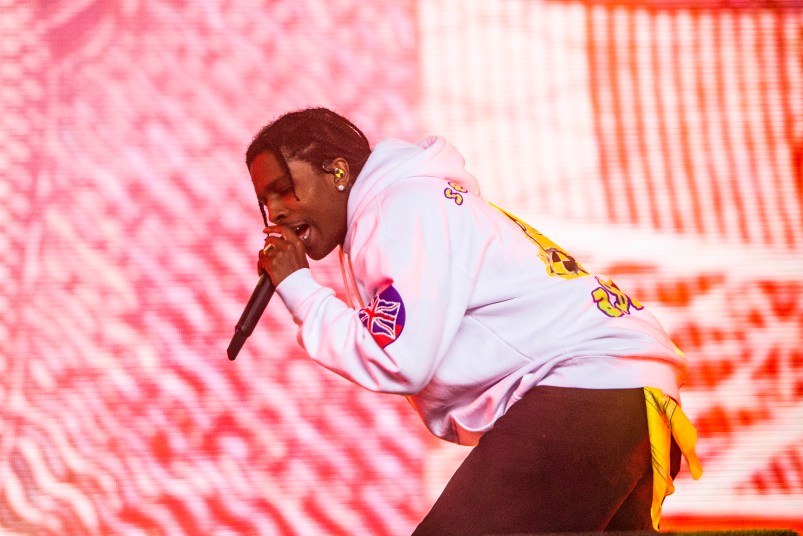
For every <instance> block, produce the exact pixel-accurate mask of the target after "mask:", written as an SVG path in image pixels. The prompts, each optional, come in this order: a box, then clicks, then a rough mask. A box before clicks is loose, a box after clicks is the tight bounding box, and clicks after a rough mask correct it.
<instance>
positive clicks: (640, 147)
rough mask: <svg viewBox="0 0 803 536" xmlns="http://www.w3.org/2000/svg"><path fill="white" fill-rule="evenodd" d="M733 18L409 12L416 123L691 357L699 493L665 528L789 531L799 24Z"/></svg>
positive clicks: (802, 291)
mask: <svg viewBox="0 0 803 536" xmlns="http://www.w3.org/2000/svg"><path fill="white" fill-rule="evenodd" d="M747 7H748V6H747V5H746V4H742V5H740V4H739V3H737V2H707V1H701V2H681V1H648V2H627V1H615V0H611V1H603V0H600V1H594V0H589V1H587V2H527V1H510V2H498V3H493V2H481V1H467V2H466V1H458V0H440V1H436V2H427V3H421V4H420V5H419V25H420V26H421V28H422V29H423V30H422V32H421V40H422V43H421V46H422V48H423V49H425V50H427V51H429V52H430V53H429V54H427V55H424V56H422V62H423V64H422V67H421V69H422V73H423V75H424V79H423V81H422V83H423V85H424V88H425V90H424V91H423V92H422V102H421V108H422V109H423V110H425V113H424V114H422V118H423V119H422V120H423V122H424V127H423V128H424V129H425V130H435V131H438V132H445V133H446V134H447V137H448V138H449V139H450V140H451V141H453V142H454V143H455V144H456V145H458V147H460V148H461V150H462V151H463V152H464V154H465V155H466V160H467V162H468V167H469V169H470V170H472V171H473V173H474V174H475V175H477V176H478V177H479V179H480V184H481V187H482V190H483V193H484V194H485V196H486V197H488V198H489V199H490V200H491V201H493V202H495V203H498V204H500V205H501V206H504V207H505V208H509V209H510V210H511V211H512V212H513V213H515V214H516V215H517V216H520V217H522V219H523V220H525V221H527V222H528V223H531V224H532V225H534V226H535V227H537V228H538V229H539V230H541V231H543V232H544V233H545V234H546V235H547V236H549V237H550V238H554V239H555V240H556V241H557V242H558V243H560V244H561V245H563V246H566V247H567V248H570V249H571V251H572V254H573V255H575V256H576V258H577V260H578V261H579V262H582V264H583V266H584V267H586V268H587V269H589V270H590V271H592V272H596V273H602V274H605V275H606V276H609V277H612V278H613V279H614V280H615V281H616V282H617V284H618V285H619V286H620V287H621V289H622V291H623V292H625V293H626V294H627V295H628V296H632V297H633V298H634V299H637V300H638V301H639V302H640V303H642V304H644V305H646V306H647V307H648V308H649V309H650V310H651V311H653V312H654V313H656V316H657V317H658V318H659V320H660V321H661V322H662V323H663V324H664V326H665V327H666V328H667V329H668V330H669V331H670V333H671V334H672V336H673V338H674V339H675V341H676V342H677V344H678V346H679V347H680V348H681V349H683V350H684V351H685V352H686V353H687V355H688V357H689V360H690V364H691V374H690V379H689V381H688V383H687V385H686V388H685V389H684V390H683V395H682V396H683V404H684V408H685V409H686V411H687V413H688V414H689V415H690V417H691V418H692V420H693V421H694V422H695V423H696V424H697V426H698V428H699V432H700V437H701V439H700V444H699V447H698V452H700V453H701V458H702V460H703V467H704V470H705V474H704V476H703V478H702V480H700V481H696V482H692V481H691V479H690V478H689V475H688V473H687V471H686V470H685V469H684V471H683V472H682V473H681V479H680V482H679V484H678V492H677V493H676V495H674V496H671V497H669V498H668V499H667V502H666V505H665V508H664V513H665V517H666V518H667V521H671V520H672V517H673V516H674V517H676V518H679V517H681V516H686V517H689V516H699V517H704V516H708V517H714V518H717V519H719V520H723V519H727V518H737V519H741V520H744V519H745V518H748V519H750V518H753V519H757V520H764V521H756V522H755V523H756V526H762V525H761V523H762V522H764V523H765V524H766V520H767V519H768V518H769V519H782V520H786V521H787V522H790V523H791V522H796V523H797V524H798V525H796V526H799V519H800V515H799V509H800V504H803V487H801V484H800V482H801V476H803V473H802V472H801V468H803V449H801V447H800V445H801V444H803V354H801V349H800V341H801V340H803V331H801V328H803V301H801V300H803V218H802V217H801V209H802V207H801V199H802V198H803V197H802V193H803V192H801V186H802V185H803V175H802V173H803V168H802V167H801V162H803V149H802V148H803V70H801V65H803V63H801V62H802V61H803V40H802V39H803V8H801V6H800V5H799V4H795V3H794V2H777V3H774V2H773V3H766V5H764V6H763V7H762V5H761V4H760V3H750V6H749V8H747ZM447 14H448V15H447ZM489 177H493V178H494V180H492V181H489V180H488V178H489ZM450 457H452V455H451V454H450V452H449V451H448V450H446V449H444V458H443V459H444V463H446V461H447V460H449V459H450ZM442 478H445V476H444V477H442ZM795 520H798V521H795ZM676 527H677V526H676ZM681 528H682V527H681Z"/></svg>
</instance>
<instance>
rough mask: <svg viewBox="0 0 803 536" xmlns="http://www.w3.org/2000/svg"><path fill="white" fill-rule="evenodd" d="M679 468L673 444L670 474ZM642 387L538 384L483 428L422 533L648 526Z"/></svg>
mask: <svg viewBox="0 0 803 536" xmlns="http://www.w3.org/2000/svg"><path fill="white" fill-rule="evenodd" d="M679 469H680V451H679V449H677V446H676V445H674V442H673V445H672V467H671V474H672V476H673V477H674V476H675V475H676V474H677V472H678V470H679ZM651 503H652V461H651V455H650V440H649V435H648V432H647V413H646V409H645V401H644V392H643V390H642V389H640V388H639V389H604V390H603V389H599V390H598V389H568V388H558V387H535V388H533V389H531V390H530V391H529V392H528V393H527V394H526V395H525V396H524V398H522V399H521V400H520V401H518V402H516V403H515V404H513V406H511V408H510V409H509V410H508V412H507V413H506V414H505V415H504V416H503V417H502V418H501V419H499V420H498V421H497V423H496V425H495V426H494V428H493V429H492V430H491V431H490V432H487V433H486V434H485V435H484V436H483V437H482V439H481V440H480V443H479V445H477V446H476V447H474V449H473V450H472V452H471V453H470V454H469V455H468V457H467V458H466V459H465V461H464V462H463V464H462V465H461V466H460V468H459V469H458V470H457V472H456V473H455V474H454V476H453V477H452V479H451V480H450V481H449V483H448V484H447V486H446V488H445V489H444V491H443V493H442V494H441V496H440V497H439V498H438V500H437V501H436V502H435V505H434V506H433V507H432V510H430V512H429V514H427V516H426V517H425V518H424V520H423V521H422V522H421V524H420V525H419V526H418V528H417V529H416V530H415V532H414V535H415V536H423V535H438V536H447V535H460V536H469V535H487V534H511V533H535V532H590V531H603V530H611V531H614V530H616V531H636V530H653V529H652V521H651V518H650V505H651Z"/></svg>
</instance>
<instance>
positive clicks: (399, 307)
mask: <svg viewBox="0 0 803 536" xmlns="http://www.w3.org/2000/svg"><path fill="white" fill-rule="evenodd" d="M359 316H360V321H361V322H362V325H363V326H365V328H366V329H367V330H368V331H370V332H371V335H372V336H373V338H374V340H376V342H377V343H378V344H379V346H380V347H382V348H384V347H386V346H387V345H389V344H390V343H392V342H393V341H395V340H396V339H398V338H399V335H401V332H402V330H403V329H404V320H405V313H404V302H403V301H402V299H401V296H399V293H398V292H397V291H396V289H395V288H393V285H391V286H389V287H387V288H386V289H385V290H383V291H382V292H380V293H379V294H377V295H376V296H374V299H373V300H372V301H371V303H370V304H368V306H367V307H365V308H364V309H360V311H359Z"/></svg>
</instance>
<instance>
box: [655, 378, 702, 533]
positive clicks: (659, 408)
mask: <svg viewBox="0 0 803 536" xmlns="http://www.w3.org/2000/svg"><path fill="white" fill-rule="evenodd" d="M644 398H645V400H646V402H647V426H648V429H649V434H650V446H651V449H652V469H653V479H652V508H651V509H650V515H651V516H652V525H653V528H654V529H655V530H658V523H659V522H660V521H661V506H662V505H663V502H664V498H665V497H666V496H667V495H672V493H674V491H675V486H674V485H673V483H672V476H671V475H670V474H669V449H670V446H671V442H672V437H674V438H675V443H677V444H678V446H679V447H680V451H681V452H682V453H683V457H684V458H686V463H687V464H688V466H689V471H690V472H691V476H692V478H694V479H695V480H697V479H698V478H700V476H701V475H702V474H703V468H702V465H700V459H699V458H697V453H696V452H695V450H694V447H695V445H696V444H697V429H696V428H695V427H694V425H693V424H692V423H691V421H690V420H689V418H688V417H687V416H686V414H685V413H683V410H682V409H680V406H679V405H678V403H677V402H675V401H674V400H673V399H672V397H670V396H667V395H665V394H664V393H663V391H661V390H660V389H656V388H655V387H645V388H644Z"/></svg>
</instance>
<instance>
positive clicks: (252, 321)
mask: <svg viewBox="0 0 803 536" xmlns="http://www.w3.org/2000/svg"><path fill="white" fill-rule="evenodd" d="M274 290H276V289H274V288H273V283H271V281H270V277H269V276H268V273H267V272H265V271H263V272H262V275H260V276H259V281H258V282H257V286H256V287H254V291H253V292H252V293H251V297H250V298H249V299H248V303H247V304H245V310H244V311H243V314H242V316H240V320H239V321H238V322H237V325H236V326H234V335H233V336H232V338H231V342H230V343H229V348H228V349H227V350H226V353H227V354H228V355H229V360H230V361H234V360H235V358H236V357H237V354H238V353H240V348H242V347H243V344H245V339H247V338H248V337H249V336H250V335H251V333H253V331H254V327H255V326H256V325H257V322H259V317H261V316H262V313H263V312H264V311H265V307H267V306H268V302H269V301H270V298H271V296H273V291H274Z"/></svg>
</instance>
